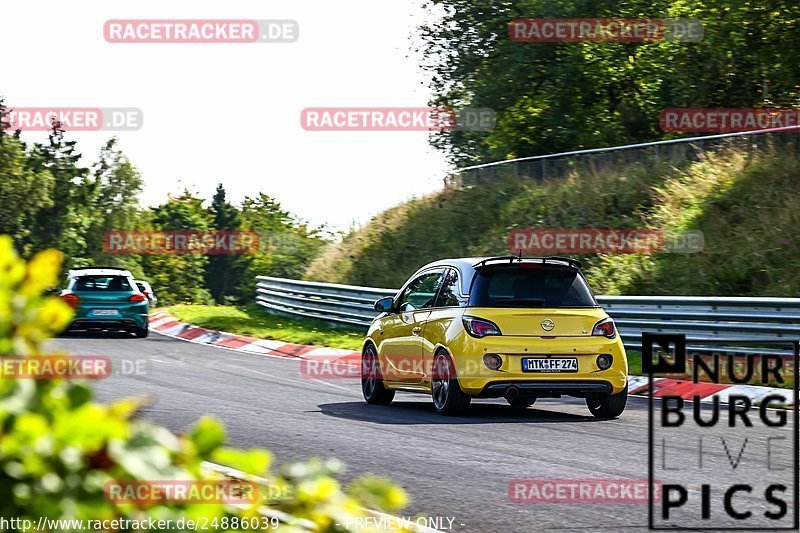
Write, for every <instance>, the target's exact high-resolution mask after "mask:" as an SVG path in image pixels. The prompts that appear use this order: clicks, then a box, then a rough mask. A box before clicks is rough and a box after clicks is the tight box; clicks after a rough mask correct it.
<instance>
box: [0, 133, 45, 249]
mask: <svg viewBox="0 0 800 533" xmlns="http://www.w3.org/2000/svg"><path fill="white" fill-rule="evenodd" d="M53 181H54V180H53V176H52V174H50V172H49V171H48V170H45V169H41V168H40V169H38V170H36V169H33V168H31V166H30V164H29V160H28V154H27V153H26V147H25V145H24V144H23V142H22V141H21V140H19V139H18V138H16V137H10V136H8V135H6V136H3V137H0V233H5V234H8V235H11V236H12V237H13V238H14V241H15V243H16V245H17V246H19V250H20V252H22V253H26V254H27V253H30V251H31V248H32V246H33V243H34V241H35V240H36V238H37V235H36V234H35V228H36V222H37V220H38V219H39V217H40V214H41V212H42V211H44V210H45V209H49V208H52V207H53V200H52V195H53Z"/></svg>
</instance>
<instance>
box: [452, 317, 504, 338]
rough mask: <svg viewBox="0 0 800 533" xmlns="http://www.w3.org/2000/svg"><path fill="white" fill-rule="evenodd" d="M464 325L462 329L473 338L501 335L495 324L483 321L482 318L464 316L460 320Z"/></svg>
mask: <svg viewBox="0 0 800 533" xmlns="http://www.w3.org/2000/svg"><path fill="white" fill-rule="evenodd" d="M461 321H462V322H463V323H464V329H466V330H467V333H469V334H470V335H472V336H473V337H478V338H479V339H480V338H481V337H486V336H487V335H502V333H500V328H498V327H497V324H495V323H494V322H490V321H489V320H485V319H483V318H475V317H474V316H465V317H462V318H461Z"/></svg>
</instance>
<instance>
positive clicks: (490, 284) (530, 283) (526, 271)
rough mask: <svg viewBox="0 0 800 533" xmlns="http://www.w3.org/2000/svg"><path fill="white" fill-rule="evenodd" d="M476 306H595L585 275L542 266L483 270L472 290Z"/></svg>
mask: <svg viewBox="0 0 800 533" xmlns="http://www.w3.org/2000/svg"><path fill="white" fill-rule="evenodd" d="M469 305H471V306H474V307H548V308H552V307H594V306H596V305H597V302H596V301H595V299H594V297H593V296H592V292H591V290H589V286H588V285H587V284H586V281H585V280H584V279H583V277H582V276H581V275H580V274H579V273H578V272H577V271H576V270H572V269H569V268H554V267H547V266H541V265H523V266H513V267H494V268H492V267H490V268H484V269H481V270H479V271H478V272H477V273H476V274H475V280H474V281H473V284H472V290H471V292H470V299H469Z"/></svg>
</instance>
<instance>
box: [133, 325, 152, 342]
mask: <svg viewBox="0 0 800 533" xmlns="http://www.w3.org/2000/svg"><path fill="white" fill-rule="evenodd" d="M134 333H135V334H136V338H137V339H144V338H145V337H147V336H148V335H149V334H150V325H149V324H145V325H144V327H143V328H136V329H135V330H134Z"/></svg>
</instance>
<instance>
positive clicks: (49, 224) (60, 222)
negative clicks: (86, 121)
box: [29, 121, 90, 258]
mask: <svg viewBox="0 0 800 533" xmlns="http://www.w3.org/2000/svg"><path fill="white" fill-rule="evenodd" d="M75 144H76V143H75V141H67V140H66V139H65V137H64V129H63V127H62V125H61V123H59V122H57V121H54V122H53V125H52V129H51V130H50V135H49V142H48V144H45V145H41V144H36V145H34V147H33V149H32V150H31V152H30V157H29V164H30V165H31V167H32V169H33V171H34V172H36V173H41V172H43V171H48V172H49V173H50V174H51V175H52V177H53V187H52V194H51V205H49V206H47V207H44V208H43V209H41V210H39V211H38V212H37V214H36V220H35V222H34V227H35V228H36V229H35V231H33V232H32V241H33V246H32V247H33V250H34V251H38V250H43V249H46V248H51V247H53V248H57V249H59V250H61V251H62V252H63V253H64V254H66V255H67V256H68V257H73V258H74V257H85V255H86V241H85V235H86V232H87V230H88V226H89V216H90V215H89V213H88V208H87V206H88V205H89V196H90V189H89V188H88V184H87V180H86V178H87V175H88V169H86V168H84V167H80V166H78V161H79V160H80V158H81V154H79V153H78V152H77V151H76V149H75Z"/></svg>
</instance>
